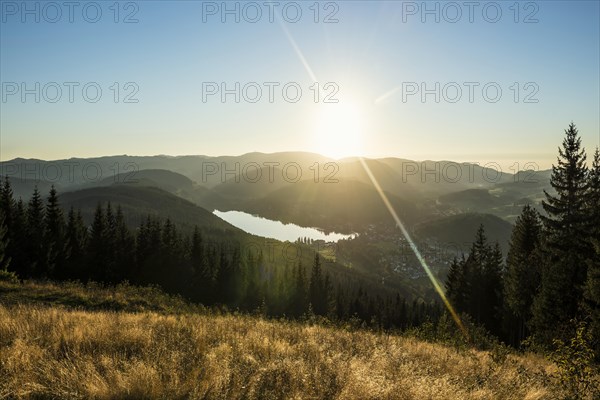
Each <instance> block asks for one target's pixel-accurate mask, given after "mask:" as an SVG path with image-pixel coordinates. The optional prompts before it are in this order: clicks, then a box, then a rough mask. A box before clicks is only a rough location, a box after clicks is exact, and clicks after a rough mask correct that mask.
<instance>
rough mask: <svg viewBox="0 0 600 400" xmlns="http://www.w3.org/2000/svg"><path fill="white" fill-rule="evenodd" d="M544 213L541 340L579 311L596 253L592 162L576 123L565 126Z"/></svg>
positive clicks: (537, 316)
mask: <svg viewBox="0 0 600 400" xmlns="http://www.w3.org/2000/svg"><path fill="white" fill-rule="evenodd" d="M565 134H566V137H565V139H564V140H563V144H562V148H559V157H558V162H557V165H553V166H552V175H551V178H550V184H551V185H552V187H553V188H554V190H555V191H556V195H551V194H549V193H547V192H545V196H546V200H545V201H543V202H542V205H543V207H544V210H545V211H546V213H547V216H544V215H542V222H543V223H544V227H545V232H546V240H545V244H546V246H545V249H546V251H545V253H546V255H547V256H546V257H545V259H544V264H545V265H544V268H543V273H542V285H541V288H540V290H539V292H538V294H537V296H536V298H535V299H534V303H533V316H532V320H531V325H532V328H533V330H534V334H536V336H537V338H538V340H539V341H540V342H541V343H551V340H552V339H553V338H555V337H557V336H559V335H560V333H559V332H558V329H560V328H561V327H563V326H565V324H566V323H567V322H568V321H569V320H570V319H572V318H574V317H575V316H576V315H577V312H578V309H579V303H580V300H581V298H582V289H583V285H584V282H585V279H586V275H587V263H586V260H587V258H588V257H589V256H590V254H591V246H590V243H589V241H588V240H586V239H585V238H586V237H587V236H588V233H587V232H586V231H587V222H586V215H585V199H586V197H585V194H586V191H587V186H588V182H587V167H586V165H585V160H586V155H585V150H584V149H583V148H582V147H581V138H580V137H579V135H578V132H577V128H576V127H575V125H574V124H573V123H571V124H570V125H569V129H567V130H566V131H565Z"/></svg>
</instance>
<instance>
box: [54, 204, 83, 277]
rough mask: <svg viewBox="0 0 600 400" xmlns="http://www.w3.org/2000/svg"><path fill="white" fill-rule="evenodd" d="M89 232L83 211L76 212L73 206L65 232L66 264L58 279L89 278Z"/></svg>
mask: <svg viewBox="0 0 600 400" xmlns="http://www.w3.org/2000/svg"><path fill="white" fill-rule="evenodd" d="M87 237H88V230H87V227H86V226H85V223H84V222H83V217H82V215H81V210H78V211H77V212H75V209H74V208H73V207H72V206H71V209H70V210H69V214H68V216H67V227H66V232H65V258H66V260H65V264H64V267H63V268H60V269H58V270H57V276H58V279H81V280H85V279H86V277H87V272H88V271H87V269H86V267H85V263H86V261H87V260H86V259H85V255H86V245H87Z"/></svg>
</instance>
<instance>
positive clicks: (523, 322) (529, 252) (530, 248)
mask: <svg viewBox="0 0 600 400" xmlns="http://www.w3.org/2000/svg"><path fill="white" fill-rule="evenodd" d="M541 232H542V226H541V222H540V217H539V214H538V212H537V211H536V210H535V209H534V208H533V207H531V206H530V205H529V204H528V205H526V206H525V207H523V211H522V212H521V215H520V216H519V217H518V218H517V220H516V222H515V226H514V228H513V231H512V235H511V239H510V248H509V251H508V257H507V261H506V268H507V270H506V275H505V278H504V292H505V296H506V298H505V300H506V305H507V307H508V310H509V311H510V312H511V313H512V314H513V315H514V316H515V317H516V321H515V322H516V323H517V324H518V326H517V327H516V329H513V330H514V331H515V336H516V337H515V342H516V344H518V343H520V342H521V341H523V340H524V339H525V338H526V337H527V336H528V334H529V332H528V330H527V323H528V322H529V320H530V319H531V306H532V304H533V299H534V297H535V295H536V294H537V292H538V290H539V286H540V279H541V275H542V268H541V262H542V261H541V255H540V251H541V249H540V246H541Z"/></svg>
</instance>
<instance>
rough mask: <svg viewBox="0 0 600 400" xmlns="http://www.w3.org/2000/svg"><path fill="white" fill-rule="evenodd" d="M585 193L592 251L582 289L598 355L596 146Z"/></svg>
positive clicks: (599, 174)
mask: <svg viewBox="0 0 600 400" xmlns="http://www.w3.org/2000/svg"><path fill="white" fill-rule="evenodd" d="M588 186H589V187H588V193H587V195H586V210H587V219H588V221H589V228H590V242H591V244H592V246H593V249H594V251H593V253H592V255H591V257H590V258H589V259H588V262H587V266H588V274H587V281H586V285H585V289H584V303H583V305H584V312H585V313H586V314H587V315H589V317H590V319H591V326H590V327H591V331H592V334H593V335H594V337H595V338H596V347H595V351H596V355H597V357H600V152H599V150H598V148H596V152H595V153H594V162H593V163H592V168H591V170H590V174H589V178H588Z"/></svg>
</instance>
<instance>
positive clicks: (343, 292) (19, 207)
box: [0, 178, 441, 329]
mask: <svg viewBox="0 0 600 400" xmlns="http://www.w3.org/2000/svg"><path fill="white" fill-rule="evenodd" d="M0 186H1V188H0V269H7V270H8V271H11V272H14V273H15V274H16V275H17V276H18V277H19V278H21V279H50V280H55V281H65V280H79V281H82V282H87V281H95V282H102V283H106V284H116V283H119V282H123V281H129V282H130V283H132V284H136V285H159V286H161V287H162V288H163V289H164V290H166V291H167V292H170V293H177V294H181V295H183V296H184V297H186V298H188V299H190V300H192V301H195V302H198V303H202V304H204V305H208V306H213V305H219V306H226V307H227V308H228V309H239V310H241V311H247V312H253V311H257V310H258V311H260V312H262V313H264V314H265V315H269V316H283V315H285V316H288V317H292V318H300V317H303V316H305V315H311V314H314V315H319V316H324V317H327V318H330V319H334V320H341V321H345V320H350V319H355V320H356V319H357V320H358V321H362V322H364V323H366V324H367V325H370V326H374V327H379V328H386V329H390V328H392V329H393V328H395V329H406V328H408V327H412V326H418V325H420V324H421V323H423V322H424V321H436V320H437V319H438V318H439V316H440V314H441V308H440V306H439V305H438V304H437V303H435V302H432V303H425V302H423V301H407V300H406V299H405V298H403V297H401V296H400V295H399V294H385V295H384V294H381V293H376V292H375V291H374V290H367V288H368V287H369V285H365V286H363V285H362V283H361V281H360V280H359V279H358V278H356V279H349V278H348V276H345V277H342V276H332V275H330V274H329V273H327V272H326V271H324V270H323V268H322V265H321V259H320V257H319V255H318V253H315V255H314V258H313V262H312V265H307V266H304V265H302V264H301V263H297V264H295V265H293V264H288V265H273V263H268V262H265V260H264V257H263V254H262V252H261V251H259V250H257V249H256V247H255V246H252V247H251V246H248V247H247V249H252V250H254V251H246V252H245V254H242V253H243V252H244V250H242V249H244V246H241V245H240V243H238V242H235V241H227V240H223V239H222V238H220V239H218V240H215V239H214V238H212V237H210V235H207V234H206V232H203V230H202V229H201V228H200V227H198V226H196V227H195V229H194V231H193V233H191V234H187V235H186V234H184V233H183V232H182V231H181V230H180V229H178V227H177V226H175V225H174V224H173V223H172V222H171V221H170V219H168V218H167V219H165V220H161V219H159V218H157V217H152V216H148V217H147V218H146V219H145V221H143V222H142V223H141V224H140V225H139V227H138V228H136V229H135V230H132V229H130V228H129V227H128V225H127V224H126V216H125V215H124V214H123V212H122V210H121V207H120V206H117V207H116V209H115V208H114V207H113V206H112V205H111V204H110V203H106V204H104V205H101V204H99V205H98V206H97V208H96V210H95V213H94V216H93V220H92V222H91V224H90V225H89V226H88V225H86V224H85V222H84V219H83V217H82V214H81V212H80V211H79V210H75V209H74V208H71V209H70V210H69V211H68V213H67V215H66V217H65V216H64V215H63V211H62V208H61V207H60V204H59V199H58V194H57V192H56V190H55V189H54V188H52V189H51V190H50V193H49V195H48V196H47V198H46V199H43V198H42V196H41V194H40V193H39V191H38V190H37V189H35V190H34V192H33V195H32V196H31V198H30V200H29V201H28V202H27V203H25V202H23V201H22V200H21V199H19V200H15V199H14V196H13V191H12V188H11V183H10V180H9V179H8V178H6V179H5V180H4V182H3V183H2V185H0Z"/></svg>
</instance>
